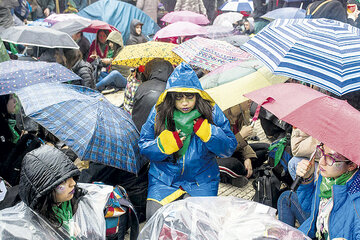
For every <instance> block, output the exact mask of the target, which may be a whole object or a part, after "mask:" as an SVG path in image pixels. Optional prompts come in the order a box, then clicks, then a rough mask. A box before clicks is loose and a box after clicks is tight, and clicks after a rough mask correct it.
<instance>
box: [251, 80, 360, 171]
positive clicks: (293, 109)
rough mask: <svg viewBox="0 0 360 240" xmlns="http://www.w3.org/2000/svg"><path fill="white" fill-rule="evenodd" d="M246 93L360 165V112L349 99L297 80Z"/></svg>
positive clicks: (288, 121) (282, 118)
mask: <svg viewBox="0 0 360 240" xmlns="http://www.w3.org/2000/svg"><path fill="white" fill-rule="evenodd" d="M244 96H245V97H247V98H250V99H251V100H253V101H254V102H256V103H258V104H259V106H263V107H264V108H266V109H267V110H269V111H270V112H272V113H273V114H275V115H276V116H277V117H278V118H279V119H281V120H283V121H285V122H287V123H289V124H291V125H293V126H296V127H298V128H299V129H301V130H302V131H304V132H305V133H307V134H309V135H311V136H312V137H314V138H316V139H317V140H319V141H321V142H323V143H324V144H325V145H327V146H328V147H330V148H331V149H333V150H335V151H337V152H338V153H340V154H342V155H344V156H345V157H347V158H348V159H350V160H351V161H353V162H355V163H356V164H358V165H360V154H359V149H360V138H359V136H360V112H359V111H358V110H356V109H355V108H353V107H352V106H351V105H350V104H348V103H347V102H346V101H343V100H339V99H336V98H333V97H330V96H327V95H325V94H323V93H320V92H318V91H316V90H314V89H312V88H309V87H306V86H304V85H301V84H296V83H282V84H276V85H273V86H269V87H265V88H262V89H259V90H256V91H253V92H250V93H247V94H245V95H244ZM255 115H256V114H255Z"/></svg>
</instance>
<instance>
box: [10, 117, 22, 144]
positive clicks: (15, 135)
mask: <svg viewBox="0 0 360 240" xmlns="http://www.w3.org/2000/svg"><path fill="white" fill-rule="evenodd" d="M8 125H9V128H10V131H11V133H12V135H13V136H12V139H11V141H12V143H15V144H16V143H17V142H18V141H19V139H20V135H19V133H18V132H17V131H16V129H15V126H16V120H15V119H11V118H9V119H8Z"/></svg>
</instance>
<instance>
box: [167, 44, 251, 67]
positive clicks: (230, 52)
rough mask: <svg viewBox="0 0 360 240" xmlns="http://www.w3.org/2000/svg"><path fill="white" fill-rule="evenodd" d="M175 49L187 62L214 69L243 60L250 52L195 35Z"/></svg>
mask: <svg viewBox="0 0 360 240" xmlns="http://www.w3.org/2000/svg"><path fill="white" fill-rule="evenodd" d="M173 51H174V52H175V53H176V54H177V55H179V56H180V57H181V58H182V59H184V60H185V61H186V62H187V63H189V64H191V65H195V66H198V67H201V68H203V69H206V70H209V71H212V70H214V69H216V68H217V67H220V66H221V65H223V64H226V63H230V62H235V61H243V60H246V59H248V58H249V57H250V54H248V53H246V52H244V51H242V50H241V49H239V48H236V47H234V46H232V45H231V44H229V43H227V42H223V41H218V40H212V39H207V38H201V37H195V38H193V39H190V40H188V41H186V42H184V43H182V44H180V45H179V46H177V47H175V48H174V49H173Z"/></svg>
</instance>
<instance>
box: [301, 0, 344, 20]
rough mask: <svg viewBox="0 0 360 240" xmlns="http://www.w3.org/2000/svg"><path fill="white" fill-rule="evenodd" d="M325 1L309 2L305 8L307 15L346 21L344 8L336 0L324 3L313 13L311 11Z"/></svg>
mask: <svg viewBox="0 0 360 240" xmlns="http://www.w3.org/2000/svg"><path fill="white" fill-rule="evenodd" d="M325 1H326V0H322V1H316V2H313V3H312V4H310V5H309V6H308V9H307V10H306V13H307V15H311V18H327V19H333V20H338V21H340V22H344V23H347V22H348V20H347V12H346V8H345V7H344V5H343V4H342V3H341V2H339V1H337V0H332V1H330V2H328V3H325V4H324V5H322V6H321V7H320V8H319V9H318V10H317V11H316V12H315V13H313V12H314V11H315V9H316V8H317V7H318V6H319V5H320V4H322V3H323V2H325Z"/></svg>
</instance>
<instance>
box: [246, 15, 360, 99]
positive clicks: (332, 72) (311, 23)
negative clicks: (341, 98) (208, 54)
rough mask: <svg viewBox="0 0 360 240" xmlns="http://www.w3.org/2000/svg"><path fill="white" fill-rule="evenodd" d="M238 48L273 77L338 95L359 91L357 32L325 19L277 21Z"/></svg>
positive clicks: (359, 56) (359, 32) (359, 43)
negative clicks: (257, 61)
mask: <svg viewBox="0 0 360 240" xmlns="http://www.w3.org/2000/svg"><path fill="white" fill-rule="evenodd" d="M241 48H243V49H245V50H246V51H247V52H249V53H251V54H253V55H254V56H256V57H257V58H258V59H259V60H261V61H262V62H263V63H264V64H265V65H266V66H268V67H269V68H270V69H271V71H273V72H274V73H275V74H279V75H284V76H288V77H291V78H294V79H297V80H301V81H305V82H308V83H310V84H314V85H316V86H318V87H321V88H324V89H326V90H328V91H330V92H333V93H335V94H338V95H342V94H345V93H348V92H351V91H355V90H358V89H360V81H359V80H360V79H359V73H360V65H359V61H360V54H359V53H360V29H359V28H356V27H353V26H351V25H349V24H346V23H342V22H338V21H335V20H329V19H278V20H275V21H273V22H272V23H271V24H270V25H269V26H268V27H266V28H265V29H263V31H261V32H260V33H258V34H256V35H255V36H254V37H253V38H251V39H250V40H249V41H248V42H247V43H245V44H244V45H243V46H242V47H241Z"/></svg>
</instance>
